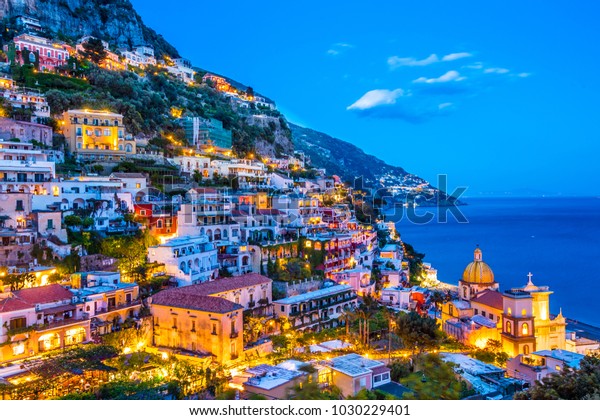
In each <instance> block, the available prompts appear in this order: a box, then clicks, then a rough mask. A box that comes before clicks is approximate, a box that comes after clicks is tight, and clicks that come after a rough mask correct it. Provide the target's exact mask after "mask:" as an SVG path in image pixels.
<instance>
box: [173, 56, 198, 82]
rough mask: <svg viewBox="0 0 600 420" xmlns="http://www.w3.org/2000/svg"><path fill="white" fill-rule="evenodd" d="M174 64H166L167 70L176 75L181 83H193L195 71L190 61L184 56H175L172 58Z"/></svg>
mask: <svg viewBox="0 0 600 420" xmlns="http://www.w3.org/2000/svg"><path fill="white" fill-rule="evenodd" d="M173 63H174V64H175V65H173V66H167V71H168V72H169V73H170V74H172V75H173V76H175V77H177V78H178V79H179V80H181V81H182V82H183V83H188V84H189V83H193V82H194V76H195V75H196V72H195V71H194V70H193V69H192V62H191V61H190V60H187V59H185V58H176V59H174V60H173Z"/></svg>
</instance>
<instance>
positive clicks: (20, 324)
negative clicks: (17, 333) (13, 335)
mask: <svg viewBox="0 0 600 420" xmlns="http://www.w3.org/2000/svg"><path fill="white" fill-rule="evenodd" d="M26 326H27V318H25V317H21V318H13V319H11V320H10V324H9V328H10V329H11V330H16V329H18V328H25V327H26Z"/></svg>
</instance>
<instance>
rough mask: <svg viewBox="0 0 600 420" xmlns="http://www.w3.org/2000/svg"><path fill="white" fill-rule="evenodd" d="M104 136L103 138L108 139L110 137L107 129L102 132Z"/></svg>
mask: <svg viewBox="0 0 600 420" xmlns="http://www.w3.org/2000/svg"><path fill="white" fill-rule="evenodd" d="M104 136H105V137H108V136H110V130H107V129H105V130H104Z"/></svg>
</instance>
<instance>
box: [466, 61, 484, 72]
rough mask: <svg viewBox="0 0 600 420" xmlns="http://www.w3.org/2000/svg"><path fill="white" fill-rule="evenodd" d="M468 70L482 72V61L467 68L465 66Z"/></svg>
mask: <svg viewBox="0 0 600 420" xmlns="http://www.w3.org/2000/svg"><path fill="white" fill-rule="evenodd" d="M464 67H465V68H467V69H476V70H480V69H482V68H483V63H482V62H481V61H478V62H476V63H473V64H469V65H467V66H464Z"/></svg>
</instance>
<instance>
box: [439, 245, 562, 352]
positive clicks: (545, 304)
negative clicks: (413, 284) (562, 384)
mask: <svg viewBox="0 0 600 420" xmlns="http://www.w3.org/2000/svg"><path fill="white" fill-rule="evenodd" d="M531 277H532V274H531V273H529V281H528V283H527V285H525V286H524V287H520V288H513V289H510V290H507V291H505V292H503V293H501V292H499V291H498V283H497V282H496V280H495V278H494V272H493V271H492V269H491V268H490V266H489V265H487V264H486V263H484V262H483V259H482V252H481V250H480V249H479V248H477V249H475V253H474V260H473V262H471V263H469V265H467V267H466V268H465V271H464V273H463V277H462V279H461V280H460V281H459V286H458V291H459V296H460V300H456V301H452V302H447V303H445V304H444V305H443V307H442V319H441V321H442V328H443V330H444V331H446V332H447V333H448V334H450V335H452V336H454V337H455V338H456V339H458V340H459V341H461V342H463V343H465V344H471V345H475V346H477V347H485V345H486V344H487V341H488V339H494V340H497V339H498V338H499V339H500V340H501V342H502V345H503V348H504V351H505V352H506V353H508V355H509V356H511V357H514V356H516V355H518V354H529V353H533V352H535V351H540V350H554V349H560V350H564V349H565V347H566V342H565V331H566V322H565V318H564V317H563V315H562V312H561V313H559V314H558V315H557V316H555V317H552V316H551V315H550V295H551V294H552V292H551V291H550V290H549V288H548V287H547V286H536V285H534V284H533V282H532V280H531Z"/></svg>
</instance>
